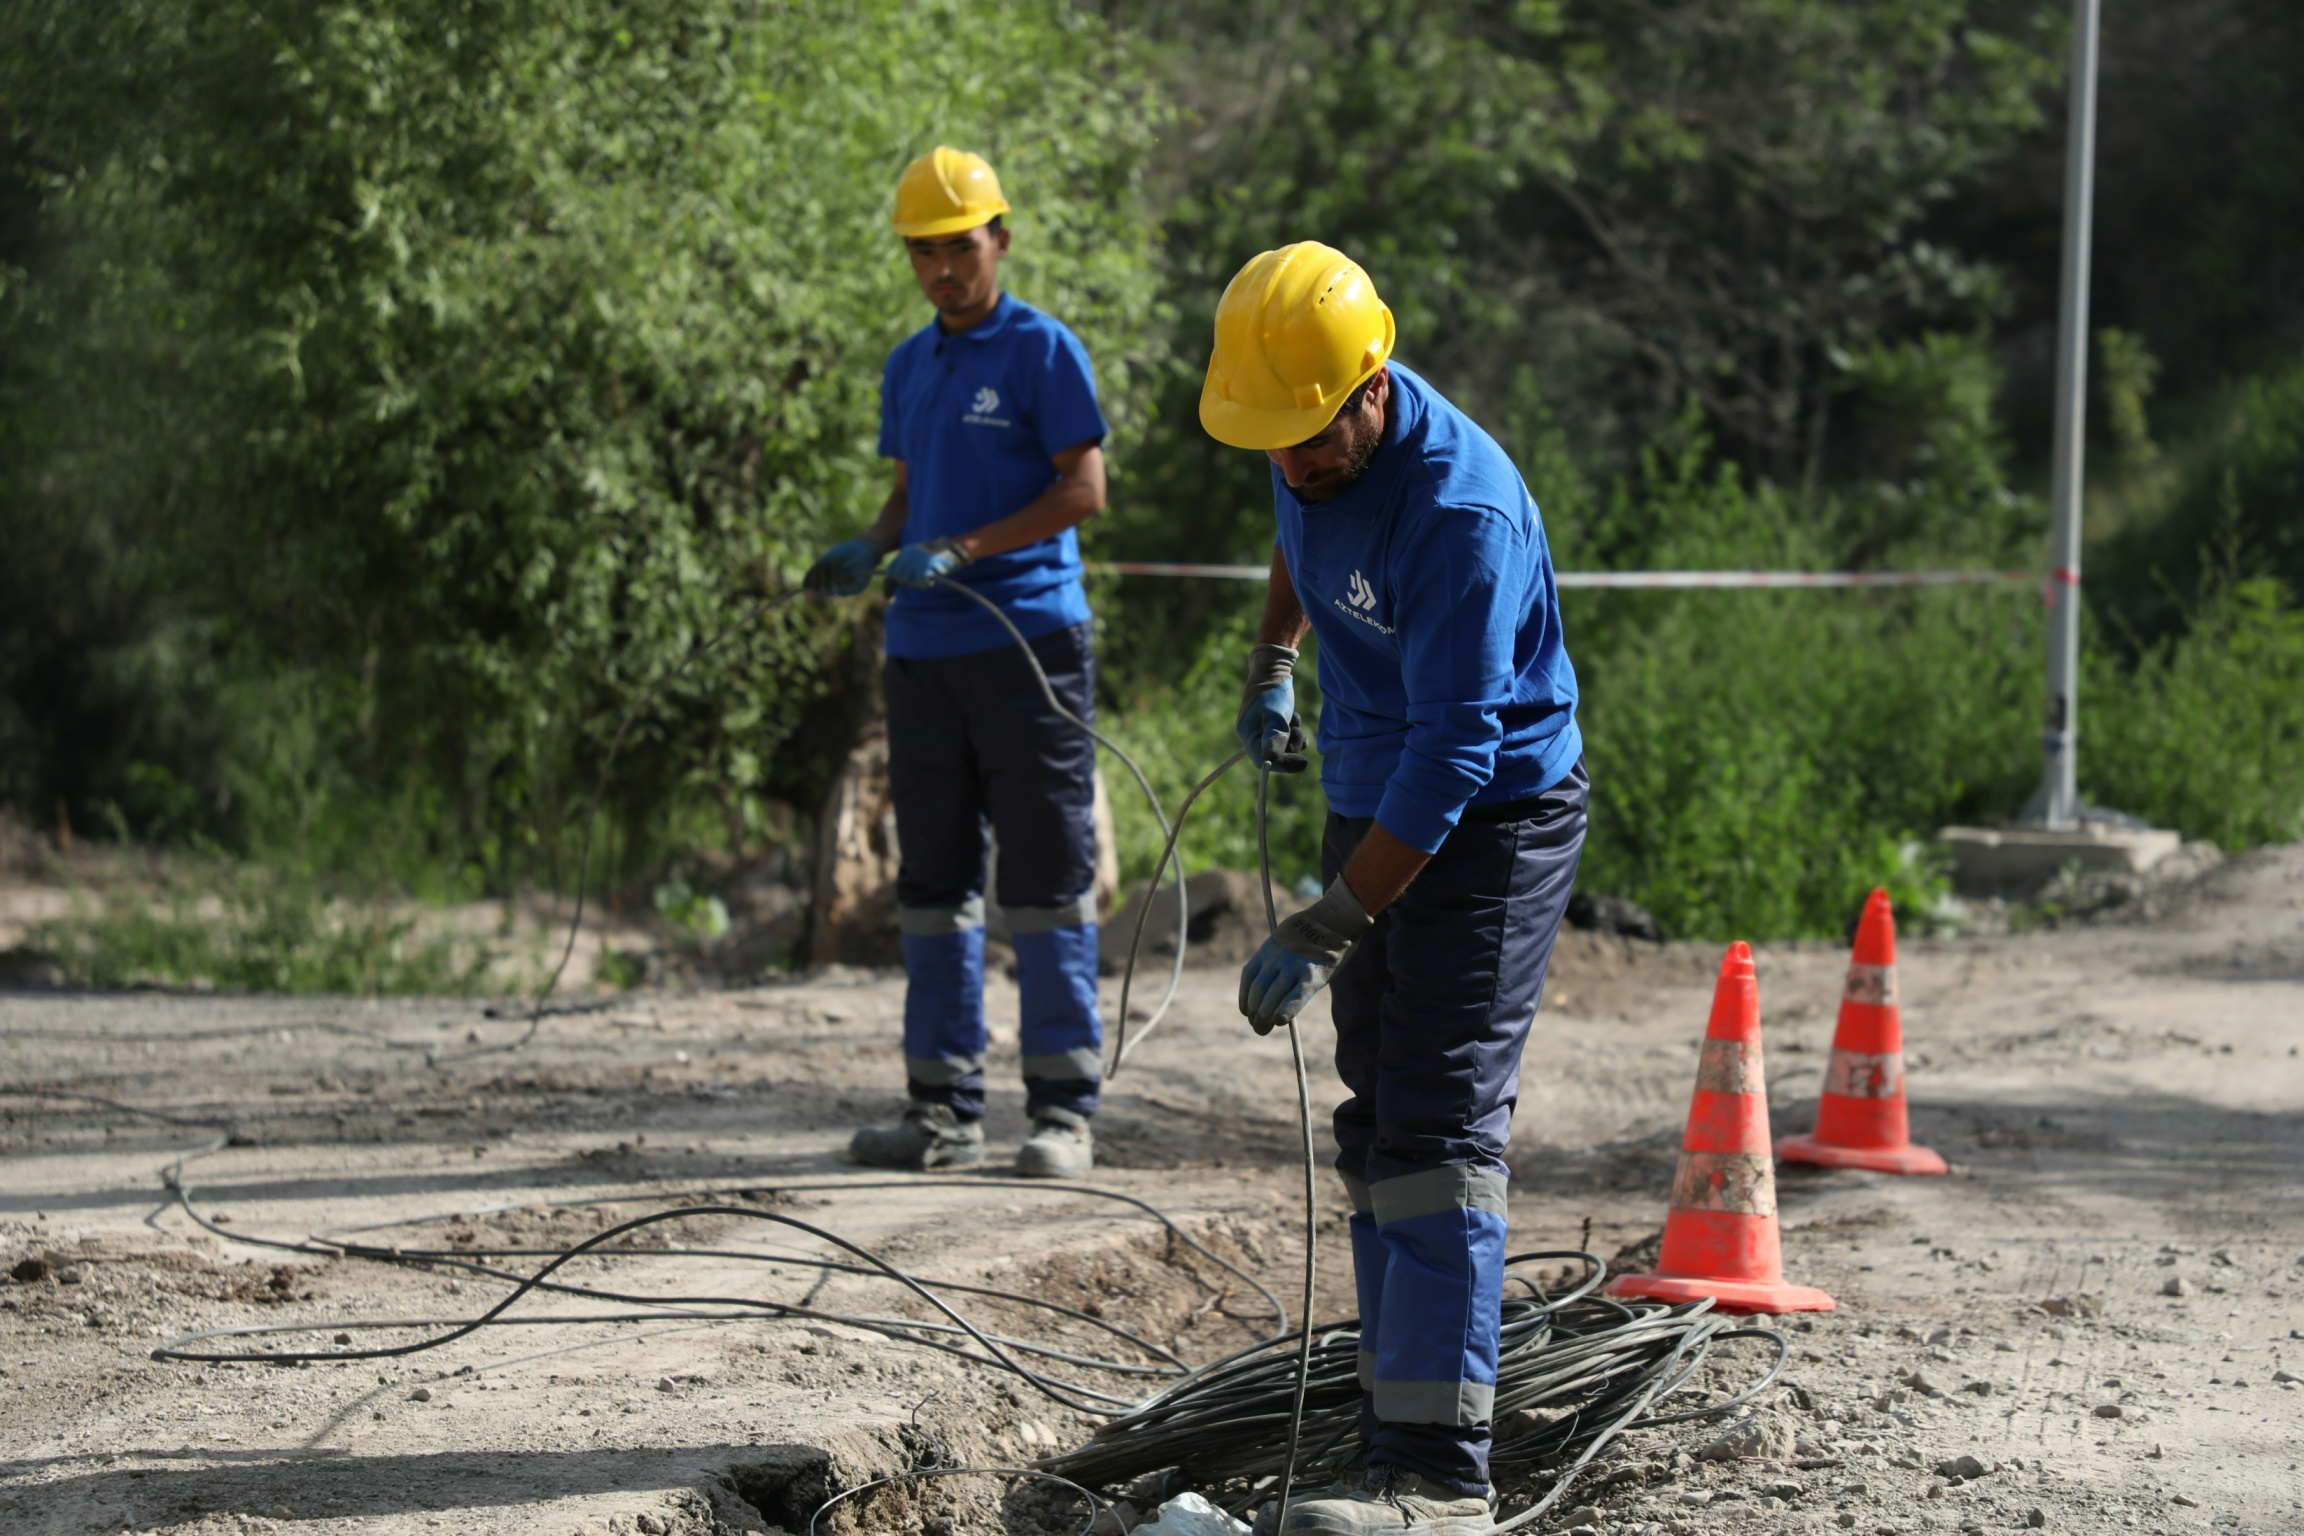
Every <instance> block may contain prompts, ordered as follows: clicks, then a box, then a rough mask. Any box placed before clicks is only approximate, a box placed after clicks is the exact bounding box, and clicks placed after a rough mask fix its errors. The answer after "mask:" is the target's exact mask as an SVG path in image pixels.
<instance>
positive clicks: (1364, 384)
mask: <svg viewBox="0 0 2304 1536" xmlns="http://www.w3.org/2000/svg"><path fill="white" fill-rule="evenodd" d="M1383 371H1384V370H1383V369H1381V368H1379V369H1377V370H1376V373H1382V372H1383ZM1376 373H1372V374H1370V375H1368V377H1366V378H1364V379H1362V380H1361V381H1360V383H1359V386H1358V387H1357V388H1356V389H1354V390H1353V391H1352V393H1350V394H1348V395H1346V396H1345V397H1344V403H1343V404H1342V405H1340V406H1338V407H1336V417H1332V418H1330V419H1331V420H1334V419H1336V418H1340V417H1345V416H1357V415H1359V414H1360V412H1361V411H1362V410H1363V409H1364V408H1366V406H1367V404H1368V386H1369V385H1371V384H1374V383H1375V382H1376Z"/></svg>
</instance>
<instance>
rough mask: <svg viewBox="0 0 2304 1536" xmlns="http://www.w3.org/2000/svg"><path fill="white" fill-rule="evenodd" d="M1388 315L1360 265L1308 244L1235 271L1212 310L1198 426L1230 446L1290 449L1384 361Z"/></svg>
mask: <svg viewBox="0 0 2304 1536" xmlns="http://www.w3.org/2000/svg"><path fill="white" fill-rule="evenodd" d="M1392 340H1393V325H1392V311H1391V310H1389V309H1386V308H1385V307H1384V301H1383V300H1382V299H1379V298H1378V297H1377V296H1376V285H1375V284H1374V283H1372V282H1370V281H1369V280H1368V274H1367V273H1366V272H1363V271H1361V270H1360V264H1359V263H1358V262H1356V261H1354V260H1353V259H1352V258H1351V257H1349V256H1347V255H1345V254H1344V253H1343V252H1342V251H1339V250H1336V249H1334V248H1333V247H1331V246H1325V245H1322V244H1320V243H1319V242H1318V241H1317V240H1304V241H1299V242H1298V243H1296V244H1295V245H1284V246H1282V247H1280V249H1278V250H1276V251H1266V252H1265V253H1264V254H1263V255H1261V256H1259V257H1257V258H1256V259H1255V260H1253V261H1251V262H1249V263H1248V265H1246V266H1244V267H1242V268H1241V269H1240V271H1239V273H1238V274H1237V275H1236V276H1234V277H1233V279H1232V282H1231V285H1230V286H1229V287H1227V288H1226V289H1225V290H1224V297H1223V300H1222V301H1221V302H1219V303H1218V304H1217V306H1216V350H1215V351H1214V352H1213V353H1211V354H1210V356H1209V358H1208V378H1207V382H1206V383H1205V384H1203V385H1202V386H1201V389H1200V425H1201V426H1202V427H1204V428H1206V429H1207V432H1208V435H1209V436H1210V437H1213V438H1214V439H1216V441H1218V442H1220V443H1227V444H1230V445H1231V446H1232V447H1234V448H1264V449H1271V448H1291V447H1294V446H1295V445H1296V444H1298V443H1301V442H1303V441H1304V440H1305V439H1306V438H1309V437H1315V436H1317V435H1319V433H1321V432H1322V431H1324V430H1325V429H1326V428H1327V426H1328V423H1330V422H1331V421H1334V420H1335V419H1336V412H1337V411H1338V410H1339V409H1341V408H1342V407H1343V404H1344V397H1345V396H1347V395H1349V394H1351V393H1352V391H1353V390H1355V389H1358V388H1359V387H1360V385H1361V384H1362V383H1363V382H1365V381H1366V380H1367V379H1369V378H1370V377H1371V376H1373V375H1374V374H1375V372H1376V370H1377V369H1379V368H1381V367H1383V366H1384V363H1385V360H1386V359H1388V358H1389V357H1391V355H1392Z"/></svg>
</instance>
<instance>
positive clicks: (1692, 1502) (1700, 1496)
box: [1680, 1488, 1712, 1509]
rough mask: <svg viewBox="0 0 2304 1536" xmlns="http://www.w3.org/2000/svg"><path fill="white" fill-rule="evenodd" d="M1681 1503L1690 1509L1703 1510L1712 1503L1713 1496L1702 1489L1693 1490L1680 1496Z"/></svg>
mask: <svg viewBox="0 0 2304 1536" xmlns="http://www.w3.org/2000/svg"><path fill="white" fill-rule="evenodd" d="M1680 1502H1681V1503H1682V1504H1683V1505H1685V1506H1686V1507H1687V1508H1689V1509H1702V1508H1703V1507H1704V1506H1705V1505H1707V1504H1709V1503H1711V1502H1712V1495H1710V1494H1709V1493H1706V1492H1705V1491H1704V1490H1703V1489H1701V1488H1691V1489H1689V1490H1687V1491H1686V1492H1685V1493H1683V1494H1681V1495H1680Z"/></svg>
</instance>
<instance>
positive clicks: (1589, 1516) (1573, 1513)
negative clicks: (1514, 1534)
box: [1186, 934, 1601, 1525]
mask: <svg viewBox="0 0 2304 1536" xmlns="http://www.w3.org/2000/svg"><path fill="white" fill-rule="evenodd" d="M1186 937H1187V938H1189V937H1190V935H1189V934H1187V935H1186ZM1563 1518H1565V1519H1566V1520H1567V1522H1568V1523H1569V1524H1570V1525H1598V1524H1599V1523H1600V1520H1601V1515H1600V1506H1599V1505H1597V1504H1579V1505H1578V1506H1577V1507H1576V1508H1574V1509H1572V1510H1570V1511H1568V1513H1567V1515H1566V1516H1564V1517H1563Z"/></svg>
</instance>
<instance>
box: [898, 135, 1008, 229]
mask: <svg viewBox="0 0 2304 1536" xmlns="http://www.w3.org/2000/svg"><path fill="white" fill-rule="evenodd" d="M1007 211H1008V199H1006V198H1004V197H1002V196H1001V195H1000V178H999V177H997V176H995V175H993V174H992V167H991V165H990V164H989V163H987V162H986V161H985V159H984V157H983V156H982V155H972V154H970V153H968V151H966V150H964V149H953V148H951V147H949V146H948V145H943V144H939V145H937V146H936V147H935V148H934V149H932V150H930V151H928V153H926V154H924V155H922V156H921V157H920V158H919V159H917V160H915V161H913V162H912V163H911V164H910V165H908V166H906V167H904V174H903V176H902V177H901V178H899V179H898V181H897V183H896V212H895V215H894V216H893V217H892V218H891V219H890V220H889V222H890V223H892V224H894V225H895V226H896V233H897V234H899V235H901V236H903V237H904V238H905V239H907V240H924V239H928V238H930V237H933V236H936V235H956V234H959V233H960V232H961V231H962V230H964V229H974V228H975V227H976V226H977V225H979V224H989V223H991V222H992V221H993V220H994V219H996V218H998V217H1000V215H1002V214H1004V213H1006V212H1007Z"/></svg>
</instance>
